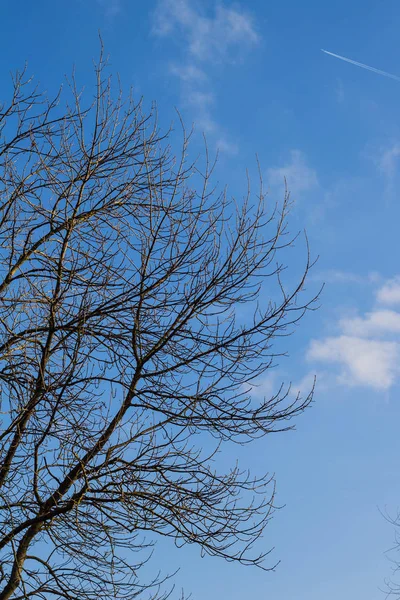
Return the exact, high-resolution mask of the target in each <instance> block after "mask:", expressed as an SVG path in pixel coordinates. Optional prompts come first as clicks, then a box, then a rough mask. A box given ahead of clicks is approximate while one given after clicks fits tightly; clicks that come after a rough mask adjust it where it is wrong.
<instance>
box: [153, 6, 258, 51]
mask: <svg viewBox="0 0 400 600" xmlns="http://www.w3.org/2000/svg"><path fill="white" fill-rule="evenodd" d="M200 9H201V5H200V6H199V5H196V4H194V2H193V1H191V0H160V1H159V2H158V5H157V9H156V11H155V14H154V25H153V31H154V33H155V34H157V35H159V36H170V35H174V36H175V35H176V33H179V34H181V36H182V37H183V41H184V43H185V47H186V49H187V51H188V52H189V54H190V55H191V56H192V57H193V58H194V59H195V60H198V61H208V62H213V63H215V62H234V61H236V60H238V59H239V60H240V59H241V56H242V53H243V51H244V50H245V49H246V48H249V47H251V46H253V45H254V44H257V43H258V42H259V40H260V37H259V34H258V33H257V31H256V29H255V26H254V22H253V19H252V17H251V16H250V15H249V14H248V13H246V12H245V11H244V10H241V9H240V8H237V7H235V8H231V7H225V6H222V5H220V4H219V5H217V6H216V7H215V13H214V15H213V16H207V15H206V14H205V13H204V12H201V10H200Z"/></svg>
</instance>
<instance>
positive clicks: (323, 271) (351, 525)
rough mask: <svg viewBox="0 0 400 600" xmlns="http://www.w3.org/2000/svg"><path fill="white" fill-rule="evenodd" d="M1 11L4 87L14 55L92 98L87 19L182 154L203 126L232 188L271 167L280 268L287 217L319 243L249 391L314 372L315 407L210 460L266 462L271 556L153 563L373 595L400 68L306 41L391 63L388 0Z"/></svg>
mask: <svg viewBox="0 0 400 600" xmlns="http://www.w3.org/2000/svg"><path fill="white" fill-rule="evenodd" d="M0 14H1V18H0V34H1V35H0V44H1V52H0V73H1V79H0V82H1V83H0V86H1V92H2V94H1V95H2V97H4V96H6V95H7V93H8V92H9V90H10V85H9V81H10V79H9V75H10V73H11V72H13V71H15V70H16V69H17V68H22V67H23V65H24V64H25V62H26V63H27V65H28V66H27V70H28V72H29V73H32V74H33V75H34V77H35V80H36V81H37V82H38V83H39V84H40V86H41V88H45V89H47V90H49V93H52V92H55V91H56V89H57V87H58V86H59V84H61V83H62V82H63V81H65V76H67V75H69V74H70V73H71V71H72V68H73V67H74V68H75V72H76V79H77V83H78V85H79V86H84V87H85V88H86V92H85V93H87V94H92V88H91V86H92V85H93V82H94V79H93V60H95V59H96V57H97V56H98V54H99V37H98V36H99V32H100V34H101V36H102V39H103V43H104V47H105V53H106V54H109V56H110V59H109V69H110V72H112V73H115V74H119V76H120V79H121V84H122V87H123V89H124V90H126V91H128V90H129V87H130V86H133V88H134V93H135V95H136V96H137V97H138V98H139V97H141V96H143V97H144V102H145V105H147V106H150V105H151V103H152V102H153V101H155V102H156V103H157V106H158V112H159V121H160V125H161V126H162V127H164V126H165V127H168V126H169V125H170V124H171V122H172V123H174V124H175V125H176V123H177V120H178V119H177V113H176V109H178V110H179V113H180V115H181V117H182V119H183V121H184V123H185V124H186V126H187V127H188V128H189V129H190V128H191V127H192V124H193V125H194V128H195V129H194V135H193V138H192V151H193V156H194V157H195V156H197V154H198V153H200V152H201V151H202V148H203V147H204V144H203V139H202V134H203V133H204V134H205V136H206V138H207V143H208V147H209V150H210V152H211V153H214V152H216V151H217V150H218V152H219V160H218V166H217V169H216V175H215V176H216V179H217V180H218V182H219V183H220V184H221V185H225V184H226V185H227V186H228V193H229V194H230V195H231V196H236V197H237V198H238V199H239V200H240V198H241V197H242V196H243V192H244V190H245V188H246V168H248V169H249V173H250V175H251V177H252V178H253V177H255V178H257V168H256V165H257V159H256V156H257V157H258V161H259V164H260V168H261V173H262V176H263V180H264V185H265V187H266V189H267V190H268V197H269V198H271V201H272V202H274V201H275V200H278V199H279V198H282V195H283V194H284V180H285V178H286V181H287V186H288V188H289V190H290V191H291V198H292V200H293V209H292V215H291V218H290V231H291V233H293V234H296V233H297V232H298V231H299V232H301V234H300V236H299V239H298V242H297V243H296V247H295V249H292V250H291V251H290V252H286V254H285V260H287V265H288V270H287V274H286V275H285V276H286V277H287V280H288V281H289V282H290V281H291V278H293V280H295V278H296V273H298V272H299V269H301V266H302V264H304V260H305V255H306V248H305V241H304V235H303V233H302V232H303V230H304V229H305V230H306V231H307V236H308V241H309V245H310V248H311V254H312V256H313V257H316V256H317V255H318V256H319V259H318V261H317V263H316V265H315V266H314V268H313V269H312V271H311V273H310V279H309V282H308V283H307V287H308V289H309V292H310V295H311V294H313V293H315V292H316V291H317V290H318V289H319V287H320V286H321V285H322V284H323V283H325V287H324V289H323V291H322V294H321V298H320V303H319V304H320V308H319V309H318V310H317V311H316V312H312V313H309V314H307V316H306V318H305V319H304V320H303V321H302V322H301V323H300V324H299V326H298V327H297V328H296V330H295V332H294V334H293V335H292V336H291V337H290V338H285V339H284V340H283V341H282V342H280V343H281V344H282V348H284V349H285V350H287V351H288V356H287V357H283V358H282V359H281V360H280V361H279V364H278V365H277V366H276V367H275V368H274V369H273V370H272V371H271V372H270V373H269V374H266V376H265V377H264V378H263V379H262V380H261V381H258V382H256V383H257V386H255V387H254V390H253V394H254V397H255V398H257V396H263V395H268V394H269V395H271V394H272V393H273V392H274V390H277V389H278V388H279V386H280V384H281V382H287V383H289V382H292V385H293V389H294V390H296V391H297V390H302V391H303V392H304V393H307V391H309V389H310V387H311V386H312V382H313V378H314V375H316V377H317V384H316V391H315V397H314V402H313V404H312V406H311V407H310V408H309V409H308V410H307V411H306V412H305V413H304V414H303V415H301V416H300V417H299V418H298V419H297V421H296V430H295V431H292V432H287V433H279V434H275V435H272V436H267V438H265V439H263V440H259V441H257V442H256V443H255V444H254V445H249V446H247V447H246V448H244V449H238V448H237V447H233V446H232V448H229V449H228V454H225V455H224V460H226V463H227V465H228V464H229V463H234V462H235V460H236V458H239V459H240V461H241V463H242V464H243V465H244V466H246V467H250V468H251V470H252V471H253V472H254V473H255V474H257V473H263V472H265V471H269V472H270V473H271V474H275V477H276V484H277V496H276V503H277V505H279V506H282V509H281V510H277V511H276V512H275V514H274V518H273V519H272V521H271V522H270V524H269V525H268V526H267V528H266V530H265V535H264V537H263V539H262V540H261V541H260V542H259V547H260V548H261V549H263V550H269V549H272V548H273V550H272V552H271V554H269V555H268V557H267V559H266V566H267V567H268V566H273V565H274V564H275V563H277V562H278V561H280V563H279V565H278V566H277V567H276V569H275V570H274V571H273V572H262V571H260V570H257V569H255V568H246V567H241V566H240V565H237V564H228V563H224V562H223V561H222V560H220V559H213V558H210V557H206V558H201V556H200V553H199V551H198V550H197V549H196V548H194V547H183V548H181V549H175V548H174V546H173V545H170V544H168V543H167V542H166V541H162V542H161V543H160V544H159V545H158V548H157V550H156V552H155V556H154V561H155V563H153V566H154V564H155V565H156V568H157V569H158V568H160V569H161V570H162V571H165V572H168V571H169V572H173V571H174V570H176V569H177V568H178V567H180V572H179V573H178V574H177V575H176V577H175V582H176V586H177V593H176V597H178V590H179V589H180V588H183V589H184V590H185V592H186V593H188V592H192V594H193V596H192V597H193V599H194V600H200V599H201V600H205V599H208V600H221V599H225V598H227V599H228V598H229V599H230V600H243V599H245V598H252V599H253V598H254V599H271V600H272V599H273V600H380V599H382V600H383V599H384V598H385V592H384V590H385V579H387V578H388V577H390V575H391V570H392V565H391V563H390V561H389V557H388V554H387V551H388V550H389V549H390V548H391V547H392V546H393V541H394V533H395V530H394V527H393V526H392V525H390V523H388V522H387V520H385V518H384V516H383V515H384V514H385V513H386V512H387V513H388V514H389V515H392V516H393V515H395V514H396V511H397V510H398V509H399V508H400V469H399V456H400V436H399V425H400V385H399V384H400V255H399V250H400V236H399V223H400V202H399V200H400V169H399V167H400V111H399V107H400V81H398V80H396V79H394V78H389V77H385V76H384V75H383V74H379V73H377V72H374V71H371V70H368V69H363V68H361V67H360V66H357V65H355V64H351V63H349V62H345V61H342V60H340V59H339V58H337V57H334V56H332V55H329V54H326V53H323V52H322V51H321V49H322V48H323V49H325V50H327V51H329V52H332V53H335V54H338V55H340V56H344V57H346V58H350V59H352V60H354V61H357V62H359V63H363V64H366V65H368V66H371V67H374V68H376V69H379V70H382V71H385V72H387V73H389V74H393V75H397V76H400V48H399V31H400V5H399V3H398V1H397V0H385V2H376V0H374V1H373V0H353V1H352V2H348V1H345V0H336V2H321V1H317V0H305V1H303V2H299V0H286V1H285V2H282V1H280V2H278V1H276V0H275V1H270V2H268V1H265V0H247V1H245V0H243V1H242V2H233V1H231V0H225V1H224V2H219V1H216V0H158V1H155V0H146V1H141V2H140V1H138V0H70V1H69V2H65V1H63V0H58V1H56V2H54V0H53V1H50V0H37V1H36V2H18V1H15V0H14V1H13V2H11V1H9V0H4V1H3V2H2V6H1V13H0ZM175 125H174V127H175ZM176 130H177V131H178V127H176ZM263 294H268V290H267V289H265V290H264V291H263ZM267 299H268V298H265V300H267ZM229 453H231V456H229ZM389 556H390V555H389Z"/></svg>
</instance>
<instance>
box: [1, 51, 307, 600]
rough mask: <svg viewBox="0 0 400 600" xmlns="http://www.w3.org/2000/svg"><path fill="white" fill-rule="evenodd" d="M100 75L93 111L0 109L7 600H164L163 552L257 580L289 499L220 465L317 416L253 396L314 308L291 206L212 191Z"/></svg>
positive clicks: (19, 102)
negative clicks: (190, 552) (240, 567)
mask: <svg viewBox="0 0 400 600" xmlns="http://www.w3.org/2000/svg"><path fill="white" fill-rule="evenodd" d="M104 69H105V64H104V61H103V59H101V60H100V62H99V64H98V65H97V67H96V71H95V72H96V88H95V96H94V100H93V103H92V104H91V105H89V106H88V107H87V108H84V107H83V100H82V97H81V93H80V91H79V90H78V89H77V86H76V85H75V83H74V80H72V83H71V84H70V86H69V88H68V89H67V90H66V91H65V92H63V94H64V93H65V94H67V102H66V103H65V104H63V105H62V104H61V98H62V97H63V95H62V94H61V93H60V94H59V95H58V96H57V97H56V98H55V99H54V100H50V101H49V100H48V99H47V98H46V97H45V96H44V95H42V94H41V93H39V91H38V90H37V89H36V88H34V87H32V82H31V81H30V80H28V79H27V78H26V76H25V73H24V72H22V73H18V74H17V75H16V76H15V78H14V80H13V95H12V98H11V101H10V102H9V103H8V104H7V103H6V104H4V105H3V106H1V111H0V157H1V158H0V161H1V163H0V186H1V188H0V201H1V202H0V204H1V206H0V236H1V249H0V383H1V419H2V423H1V429H0V558H1V569H0V586H1V587H0V600H6V599H8V598H13V599H14V600H17V599H20V598H21V599H22V598H24V599H25V598H35V599H51V598H63V599H67V600H76V599H77V598H79V600H84V599H87V600H95V599H96V600H97V599H98V598H126V599H130V598H134V597H136V596H138V595H140V594H141V593H142V592H143V591H147V593H150V594H151V595H152V597H154V598H155V597H157V598H164V597H166V596H165V595H163V593H162V592H161V590H160V583H162V582H161V581H160V579H158V578H156V579H155V580H154V581H152V582H148V581H146V582H144V581H142V578H141V577H140V576H139V574H138V572H139V567H140V566H141V565H143V564H144V563H145V562H146V561H147V558H148V556H149V552H151V544H152V543H153V542H154V541H156V539H157V537H158V536H166V537H168V538H171V539H172V540H174V541H175V543H176V544H178V545H181V544H185V543H192V544H196V545H197V546H199V547H200V548H201V550H202V552H205V553H208V554H210V555H215V556H220V557H223V558H225V559H228V560H233V561H237V562H239V563H242V564H245V565H247V564H255V565H260V566H261V565H263V559H264V557H265V554H263V555H259V554H258V553H257V552H255V550H254V549H253V545H254V543H255V542H256V540H257V539H258V538H259V536H260V535H261V533H262V531H263V529H264V527H265V525H266V523H267V522H268V520H269V518H270V516H271V512H272V511H273V508H274V485H273V480H272V479H271V478H270V477H268V476H266V477H263V478H261V479H256V480H254V479H253V478H252V477H251V476H250V474H249V473H247V472H246V471H242V470H240V468H239V467H237V466H234V467H233V468H232V470H231V471H229V472H228V473H220V472H219V471H218V470H217V468H216V466H215V462H214V456H215V453H216V452H217V451H218V449H219V447H220V445H221V444H224V443H225V442H226V441H228V440H229V441H234V442H237V443H239V444H242V443H246V442H248V441H250V440H251V439H254V438H257V437H260V436H263V435H266V434H268V433H270V432H274V431H283V430H286V429H289V428H291V427H292V423H291V420H292V419H293V418H294V417H296V416H297V415H299V414H300V413H301V412H302V411H303V410H304V409H305V407H306V406H307V405H308V404H309V403H310V401H311V395H312V392H310V394H309V395H308V396H307V397H306V398H303V399H302V398H300V397H296V398H294V397H292V396H291V394H290V393H289V390H287V389H284V388H283V387H282V388H281V389H280V390H279V391H278V392H277V393H276V394H275V395H274V396H273V397H272V398H265V399H264V400H263V401H261V402H256V401H255V399H254V398H252V397H251V394H250V391H251V385H252V382H253V381H254V380H255V379H256V378H257V377H258V376H260V375H261V374H263V373H264V372H265V371H266V370H267V369H268V368H269V367H271V366H272V365H273V364H274V361H275V359H276V357H277V356H279V355H280V354H282V353H281V352H280V351H279V350H275V349H274V343H275V342H276V341H277V339H278V338H281V337H282V336H286V335H288V334H289V333H290V332H291V331H292V329H293V326H294V325H295V324H296V323H297V322H298V321H299V319H300V318H301V317H302V315H303V314H304V312H305V311H306V310H307V309H308V308H310V307H312V306H313V305H312V302H313V299H311V300H310V299H308V300H302V294H303V291H304V290H303V287H304V282H305V278H306V275H307V273H308V270H309V268H310V260H309V258H308V250H307V252H306V260H305V268H304V272H303V274H302V275H301V276H300V277H299V279H298V282H297V284H296V285H295V286H294V288H293V289H291V290H287V289H285V288H284V286H283V284H282V279H281V273H282V270H283V268H284V267H283V265H282V264H281V263H280V262H279V253H280V251H281V250H282V249H284V248H287V247H289V246H290V245H291V244H292V242H293V240H292V239H291V238H290V236H289V235H288V232H287V229H286V217H287V212H288V208H289V199H288V196H287V195H286V197H285V198H284V199H283V201H282V203H280V204H277V205H272V206H270V205H269V202H267V201H266V199H265V198H264V193H263V191H262V186H261V187H260V192H259V194H258V195H257V196H256V199H255V200H254V199H253V197H252V194H251V193H250V190H249V193H248V196H247V197H246V198H244V199H243V202H242V201H240V202H237V203H235V202H234V201H233V200H230V199H229V198H228V197H227V194H226V193H225V192H223V193H218V192H217V191H216V189H215V188H213V187H212V185H211V179H212V174H213V169H214V164H213V163H211V162H210V161H209V159H208V157H207V153H206V160H205V167H204V169H202V170H201V169H200V167H199V166H198V165H197V164H192V163H190V162H189V160H188V157H187V146H188V138H189V137H190V136H185V135H184V137H183V145H182V152H181V154H180V156H179V158H176V157H174V155H173V153H172V152H171V149H170V147H169V141H168V140H169V136H170V132H169V133H167V134H161V133H160V131H159V129H158V126H157V122H156V116H155V114H154V113H152V112H150V113H149V114H146V113H145V112H144V110H143V109H142V103H141V102H135V101H134V99H133V98H132V97H128V98H127V99H126V100H125V99H124V98H123V96H122V94H121V93H120V94H115V93H114V92H113V91H112V87H111V81H110V79H109V78H107V77H105V71H104ZM84 97H85V96H83V99H84ZM266 283H268V286H269V287H268V288H267V286H266ZM260 290H262V294H261V293H260ZM267 290H268V292H270V293H271V296H270V297H271V300H268V299H266V293H267ZM272 298H273V299H272ZM146 539H148V540H149V541H148V542H146V541H145V540H146ZM264 568H266V569H268V568H271V566H270V567H268V565H265V564H264ZM149 590H150V591H149Z"/></svg>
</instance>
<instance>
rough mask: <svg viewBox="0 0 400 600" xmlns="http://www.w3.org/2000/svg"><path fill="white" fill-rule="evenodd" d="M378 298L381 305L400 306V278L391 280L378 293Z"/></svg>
mask: <svg viewBox="0 0 400 600" xmlns="http://www.w3.org/2000/svg"><path fill="white" fill-rule="evenodd" d="M376 298H377V300H378V302H380V303H381V304H387V305H396V304H400V276H397V277H394V278H393V279H389V280H388V281H387V282H386V283H385V284H384V285H383V286H382V287H381V288H380V289H379V290H378V292H377V294H376Z"/></svg>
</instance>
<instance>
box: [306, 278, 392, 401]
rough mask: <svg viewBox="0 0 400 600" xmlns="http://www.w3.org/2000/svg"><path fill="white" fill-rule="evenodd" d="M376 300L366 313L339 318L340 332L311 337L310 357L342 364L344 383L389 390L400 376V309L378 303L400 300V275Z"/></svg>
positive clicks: (385, 285) (381, 289)
mask: <svg viewBox="0 0 400 600" xmlns="http://www.w3.org/2000/svg"><path fill="white" fill-rule="evenodd" d="M376 300H377V302H378V305H377V306H376V307H375V308H374V309H373V310H371V311H369V312H366V313H365V314H364V315H361V316H359V315H356V316H351V317H342V318H341V319H339V321H338V323H337V329H338V330H339V334H338V335H337V336H330V337H326V338H322V339H314V340H312V341H311V344H310V346H309V349H308V352H307V358H308V360H310V361H318V362H324V363H326V364H336V365H339V367H340V370H339V373H338V375H337V381H338V382H339V383H341V384H344V385H348V386H364V387H371V388H373V389H375V390H388V389H389V388H391V387H392V386H393V385H394V384H395V383H396V382H397V381H398V380H399V378H400V312H398V311H396V310H392V309H388V308H386V307H382V306H379V305H380V304H381V305H382V304H384V305H396V304H400V278H399V277H395V278H393V279H391V280H389V281H387V282H384V283H383V285H381V287H380V288H379V289H378V291H377V293H376Z"/></svg>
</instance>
